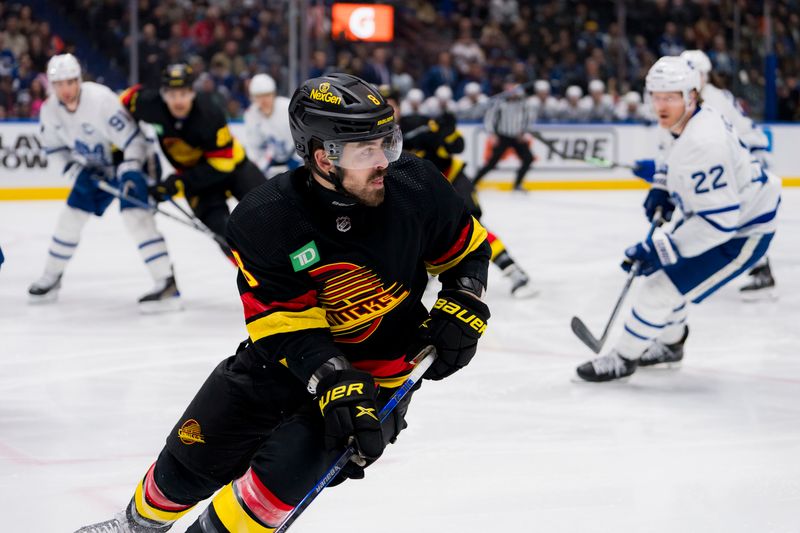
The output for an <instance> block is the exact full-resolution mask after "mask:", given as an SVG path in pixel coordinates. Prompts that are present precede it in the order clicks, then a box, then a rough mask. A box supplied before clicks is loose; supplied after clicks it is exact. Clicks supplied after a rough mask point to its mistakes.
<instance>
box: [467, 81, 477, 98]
mask: <svg viewBox="0 0 800 533" xmlns="http://www.w3.org/2000/svg"><path fill="white" fill-rule="evenodd" d="M464 94H467V95H469V96H475V95H477V94H481V84H480V83H478V82H477V81H471V82H469V83H468V84H466V85H464Z"/></svg>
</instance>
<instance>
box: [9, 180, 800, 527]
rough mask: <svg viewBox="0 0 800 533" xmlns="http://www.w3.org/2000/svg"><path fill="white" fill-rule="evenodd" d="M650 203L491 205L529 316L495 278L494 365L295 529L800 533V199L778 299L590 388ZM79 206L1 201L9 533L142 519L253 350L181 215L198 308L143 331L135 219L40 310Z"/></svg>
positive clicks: (793, 198) (189, 296) (107, 226)
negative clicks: (135, 511) (215, 372)
mask: <svg viewBox="0 0 800 533" xmlns="http://www.w3.org/2000/svg"><path fill="white" fill-rule="evenodd" d="M642 198H643V193H642V192H566V193H560V192H541V193H530V194H528V195H518V194H510V193H501V192H492V191H489V192H485V193H482V203H483V207H484V211H485V217H484V223H485V224H486V225H487V226H488V227H489V228H490V229H492V230H494V231H495V232H496V233H497V234H499V235H500V236H501V238H502V239H503V240H504V241H505V242H506V244H507V246H508V249H509V251H510V252H511V254H512V255H513V256H514V257H515V258H516V259H518V261H519V262H520V264H521V265H522V266H523V267H524V268H525V269H527V270H528V272H529V273H530V274H531V276H532V278H533V282H534V283H536V284H537V285H539V286H540V287H541V289H542V293H541V295H540V296H539V297H538V298H535V299H532V300H527V301H520V300H514V299H512V298H511V297H510V296H509V294H508V284H507V280H505V279H504V278H502V277H501V276H500V275H498V272H497V271H496V270H494V269H493V270H492V272H491V279H490V288H489V295H488V301H489V305H490V307H491V309H492V319H491V321H490V325H489V328H488V330H487V333H486V336H485V338H484V340H483V341H482V343H481V348H480V352H479V356H478V357H477V358H476V359H475V361H474V362H473V364H472V365H471V366H470V367H469V368H468V369H467V370H465V371H463V372H461V373H459V374H457V375H456V376H454V377H453V378H451V379H449V380H446V381H444V382H440V383H427V384H426V385H425V386H424V387H423V389H422V391H420V393H419V394H417V396H416V397H415V400H414V403H413V404H412V408H411V411H410V414H409V422H410V427H409V429H408V430H407V431H405V432H404V433H403V434H402V436H401V437H400V439H399V440H398V443H397V444H396V445H394V446H391V447H390V448H389V449H388V450H387V452H386V454H385V455H384V457H383V458H382V459H381V461H380V462H379V463H378V464H376V465H375V466H373V467H372V468H370V470H369V472H368V474H367V479H366V480H364V481H359V482H348V483H346V484H344V485H342V486H341V487H338V488H336V489H332V490H330V491H326V492H325V493H324V494H323V495H321V496H320V497H319V498H318V500H317V501H316V502H315V503H314V504H313V505H312V506H311V508H310V509H309V510H308V511H307V512H306V513H305V514H304V515H303V516H302V517H301V518H300V519H299V520H298V522H297V523H296V524H295V526H294V527H293V528H292V531H296V532H297V533H303V532H307V533H310V532H322V531H324V532H325V533H338V532H348V533H354V532H360V531H363V532H368V531H370V532H372V531H380V532H382V533H407V532H410V531H412V532H419V533H423V532H425V533H441V532H459V533H472V532H475V533H477V532H484V531H496V532H514V533H516V532H534V531H535V532H576V533H586V532H609V533H626V532H702V533H707V532H720V533H722V532H725V533H734V532H752V533H764V532H787V533H788V532H794V533H796V532H798V531H800V350H798V347H799V346H800V327H798V318H800V190H797V189H788V190H786V191H785V193H784V202H783V205H782V208H781V209H782V211H781V218H780V227H779V231H778V234H777V236H776V238H775V240H774V241H773V247H772V249H771V251H770V256H771V259H772V264H773V271H774V274H775V276H776V278H777V280H778V285H779V287H778V290H779V294H780V298H779V300H778V301H776V302H761V303H752V304H745V303H741V302H740V301H739V297H738V294H737V290H736V288H737V286H738V285H739V282H735V283H734V284H732V285H731V286H728V287H726V288H724V289H723V290H721V291H720V292H719V293H718V294H717V295H715V296H714V297H713V298H711V299H710V300H708V301H707V302H706V303H705V304H703V305H702V306H699V307H696V308H692V309H691V311H690V323H691V326H692V333H691V336H690V338H689V341H688V343H687V346H686V349H687V354H686V360H685V362H684V364H683V367H682V368H681V369H680V370H646V369H645V370H640V371H639V372H637V373H636V374H635V375H634V376H632V378H631V379H630V380H629V381H628V382H626V383H610V384H599V385H598V384H585V383H576V382H574V381H572V380H573V375H574V367H575V366H576V365H578V364H579V363H581V362H583V361H585V360H587V359H588V358H589V357H590V356H591V355H592V354H591V353H590V352H589V350H588V349H586V348H585V347H584V346H583V345H582V344H581V343H580V342H579V341H578V340H577V339H576V338H574V337H573V335H572V333H571V331H570V328H569V321H570V318H571V317H572V315H573V314H577V315H579V316H580V317H581V318H583V319H584V321H586V322H587V324H588V325H589V327H590V328H592V330H593V331H596V332H598V333H599V331H601V330H602V326H603V325H604V322H605V320H606V318H607V316H608V313H609V312H610V310H611V306H612V305H613V302H614V301H615V299H616V297H617V294H618V291H619V289H620V288H621V286H622V284H623V281H624V274H623V273H622V272H621V271H620V270H619V268H618V266H617V265H618V263H619V260H620V257H621V254H622V250H623V249H624V248H625V247H626V246H627V245H628V244H631V243H633V242H635V241H636V240H637V239H638V238H640V236H642V235H643V234H644V233H645V232H646V230H647V223H646V221H644V219H643V217H642V214H641V213H642V210H641V207H640V204H641V200H642ZM61 205H62V204H61V203H60V202H31V203H2V204H0V245H2V247H3V250H4V252H5V255H6V258H7V259H6V263H5V264H4V265H3V267H2V270H1V271H0V502H2V503H0V509H2V511H3V512H2V517H1V518H0V530H2V531H9V532H12V531H13V532H32V533H40V532H44V533H49V532H53V533H61V532H70V531H73V530H74V529H76V528H77V527H78V526H81V525H84V524H86V523H89V522H94V521H98V520H101V519H105V518H108V517H110V516H111V515H112V514H113V513H114V512H116V511H117V510H119V509H120V508H121V507H122V506H124V505H125V504H126V503H127V501H128V500H129V498H130V496H131V493H132V490H133V488H134V485H135V484H136V482H137V481H138V480H139V479H140V478H141V476H142V475H143V474H144V472H145V470H146V469H147V467H148V466H149V465H150V464H151V462H152V461H153V460H154V458H155V457H156V455H157V453H158V452H159V450H160V449H161V446H162V445H163V441H164V438H165V436H166V434H167V432H169V431H170V430H171V428H172V426H173V424H174V423H175V422H176V421H177V419H178V417H179V416H180V415H181V413H182V411H183V409H184V407H185V406H186V405H187V404H188V402H189V400H190V399H191V398H192V396H193V394H194V392H195V391H196V390H197V388H198V387H199V386H200V384H201V383H202V381H203V380H204V379H205V377H206V375H207V374H208V373H209V372H210V371H211V369H212V368H213V367H214V365H215V364H216V363H217V362H218V361H219V360H221V359H222V358H223V357H225V356H227V355H229V354H230V353H232V351H233V350H234V349H235V348H236V346H237V344H238V343H239V341H240V340H242V339H243V338H244V337H245V336H246V333H245V330H244V327H243V321H242V311H241V306H240V304H239V300H238V295H237V293H236V289H235V283H234V279H235V271H234V269H233V268H232V267H231V265H230V264H229V263H228V262H227V261H226V260H225V259H224V258H223V256H222V255H221V254H220V252H219V251H218V249H217V248H216V246H215V245H214V244H213V243H212V242H211V241H210V240H209V239H207V238H206V237H204V236H203V235H200V234H197V233H196V232H194V231H192V230H191V229H187V228H184V227H182V226H179V225H177V224H175V223H174V222H172V221H170V220H161V221H160V225H161V227H162V228H163V230H164V233H165V234H166V236H167V240H168V244H169V247H170V252H171V253H172V256H173V260H174V263H175V268H176V275H177V278H178V283H179V286H180V289H181V291H182V293H183V296H184V301H185V302H184V303H185V306H186V311H185V312H183V313H179V314H173V315H162V316H141V315H139V314H138V313H137V310H136V307H135V301H136V298H137V297H138V296H140V295H141V294H142V293H144V292H145V291H146V290H147V289H149V288H150V280H149V278H148V276H147V273H146V271H145V269H144V267H143V266H142V265H141V263H140V260H139V258H138V255H137V253H136V250H135V249H134V246H133V244H132V243H131V241H130V239H129V237H128V236H127V234H126V233H125V231H124V229H123V226H122V223H121V220H120V218H119V216H118V214H117V212H116V211H115V210H114V209H113V208H112V209H111V210H109V213H107V214H106V216H105V217H104V218H103V219H102V220H98V219H93V220H92V221H91V222H90V223H89V225H88V226H87V228H86V231H85V232H84V236H83V240H82V242H81V245H80V248H79V249H78V252H77V255H76V256H75V258H74V260H73V261H72V264H70V266H69V269H68V271H67V274H66V275H65V278H64V285H63V289H62V291H61V297H60V301H59V302H58V303H57V304H55V305H51V306H30V305H28V304H27V294H26V291H27V286H28V284H29V283H30V282H31V281H33V280H34V279H35V278H36V277H38V275H39V274H40V272H41V269H42V266H43V262H44V258H45V254H46V250H47V246H48V242H49V239H50V235H51V232H52V229H53V224H54V223H55V220H56V216H57V213H58V210H59V209H60V208H61ZM264 231H270V228H264ZM634 290H635V288H634ZM190 521H191V518H190V519H187V520H185V521H181V522H179V524H178V526H176V527H175V528H174V531H183V530H184V528H185V527H186V526H188V524H189V523H190Z"/></svg>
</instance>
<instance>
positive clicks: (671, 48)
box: [658, 21, 686, 57]
mask: <svg viewBox="0 0 800 533" xmlns="http://www.w3.org/2000/svg"><path fill="white" fill-rule="evenodd" d="M685 49H686V47H685V46H684V45H683V40H682V39H681V37H680V35H679V34H678V27H677V26H676V25H675V23H674V22H671V21H668V22H667V23H666V24H665V25H664V33H663V34H662V35H661V39H660V41H659V43H658V53H659V54H660V55H661V56H662V57H663V56H679V55H681V52H683V51H684V50H685Z"/></svg>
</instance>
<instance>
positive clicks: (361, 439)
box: [317, 369, 386, 477]
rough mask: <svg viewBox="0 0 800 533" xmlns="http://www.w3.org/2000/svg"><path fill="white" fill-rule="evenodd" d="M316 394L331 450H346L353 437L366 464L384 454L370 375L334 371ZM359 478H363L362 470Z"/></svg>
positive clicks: (321, 383) (327, 444)
mask: <svg viewBox="0 0 800 533" xmlns="http://www.w3.org/2000/svg"><path fill="white" fill-rule="evenodd" d="M317 394H318V396H319V408H320V411H322V416H323V418H324V419H325V448H326V449H327V450H328V451H337V450H338V451H341V450H343V449H344V447H345V446H347V445H348V444H349V443H350V439H351V438H352V439H353V445H354V446H355V448H356V451H357V452H358V454H359V455H360V456H361V457H362V458H364V459H365V460H366V463H365V464H367V463H371V462H372V461H374V460H375V459H377V458H378V457H380V456H381V454H382V453H383V448H384V447H385V446H386V445H385V444H384V441H383V432H382V430H381V422H380V420H379V419H378V408H377V406H376V405H375V383H374V381H373V380H372V376H371V375H370V374H368V373H367V372H362V371H360V370H353V369H346V370H335V371H332V372H330V373H328V374H327V375H325V376H324V377H323V378H322V379H320V381H319V383H318V384H317ZM361 466H365V465H361ZM348 477H357V476H353V475H348ZM360 477H364V476H363V470H362V472H361V476H360Z"/></svg>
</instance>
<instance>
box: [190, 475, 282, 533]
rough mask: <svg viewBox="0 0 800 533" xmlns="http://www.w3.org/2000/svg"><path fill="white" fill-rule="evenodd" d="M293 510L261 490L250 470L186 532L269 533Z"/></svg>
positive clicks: (222, 491)
mask: <svg viewBox="0 0 800 533" xmlns="http://www.w3.org/2000/svg"><path fill="white" fill-rule="evenodd" d="M293 508H294V507H293V506H292V505H289V504H287V503H284V502H283V501H281V500H280V499H279V498H278V497H277V496H275V495H274V494H273V493H272V492H271V491H270V490H269V489H268V488H267V487H266V486H264V484H263V483H262V482H261V480H260V479H259V478H258V476H257V475H256V474H255V473H254V472H253V469H252V468H251V469H249V470H247V472H246V473H245V474H244V475H243V476H242V477H240V478H239V479H237V480H235V481H233V482H231V483H229V484H228V485H226V486H225V487H224V488H223V489H222V490H221V491H219V493H217V495H216V496H215V497H214V499H213V500H212V502H211V505H209V506H208V508H207V509H206V510H205V511H203V514H201V515H200V517H199V518H198V522H197V523H195V524H194V525H192V527H190V528H189V530H188V532H194V531H203V532H218V533H223V532H237V531H248V532H253V533H270V532H272V531H275V528H277V527H278V526H279V525H280V524H281V522H283V520H284V518H286V515H288V514H289V512H291V510H292V509H293ZM196 525H197V526H199V528H200V529H197V528H196V527H195V526H196ZM188 532H187V533H188Z"/></svg>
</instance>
